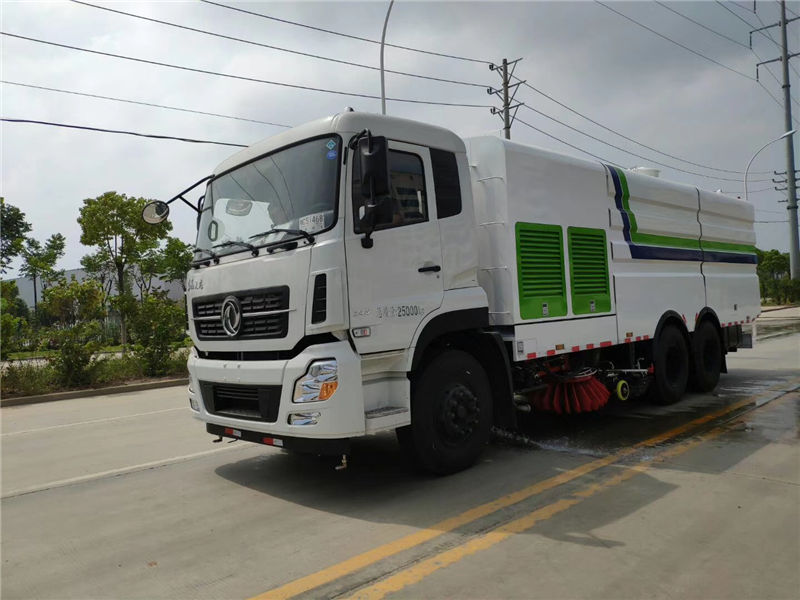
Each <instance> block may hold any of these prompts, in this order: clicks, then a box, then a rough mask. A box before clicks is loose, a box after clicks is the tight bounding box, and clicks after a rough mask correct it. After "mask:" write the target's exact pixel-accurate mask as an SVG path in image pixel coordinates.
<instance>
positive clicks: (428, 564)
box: [348, 427, 725, 600]
mask: <svg viewBox="0 0 800 600" xmlns="http://www.w3.org/2000/svg"><path fill="white" fill-rule="evenodd" d="M724 431H725V429H724V428H722V427H719V428H715V429H713V430H711V431H710V432H708V433H706V434H705V435H703V436H700V437H699V438H698V439H694V440H690V441H688V442H684V443H682V444H680V445H679V446H675V447H673V448H670V449H669V450H665V451H663V452H659V453H658V454H657V455H656V456H655V457H653V458H652V459H649V460H647V461H644V462H642V463H639V464H638V465H634V466H622V467H621V469H622V472H621V473H618V474H617V475H615V476H613V477H610V478H608V479H606V480H605V481H601V482H598V483H594V484H592V485H589V486H587V487H586V488H584V489H582V490H580V491H579V492H576V493H574V494H572V497H570V498H563V499H561V500H557V501H556V502H553V503H552V504H548V505H546V506H543V507H541V508H537V509H536V510H534V511H533V512H530V513H528V514H527V515H525V516H523V517H520V518H519V519H515V520H513V521H510V522H508V523H505V524H504V525H501V526H499V527H497V528H495V529H492V530H491V531H489V532H487V533H485V534H483V535H481V536H478V537H476V538H473V539H471V540H469V541H467V542H465V543H463V544H461V545H459V546H456V547H455V548H451V549H449V550H446V551H444V552H440V553H439V554H435V555H434V556H431V557H430V558H427V559H425V560H423V561H421V562H418V563H416V564H415V565H413V566H411V567H409V568H407V569H404V570H402V571H399V572H397V573H395V574H394V575H392V576H390V577H387V578H386V579H384V580H382V581H379V582H377V583H375V584H373V585H370V586H368V587H365V588H362V589H361V590H359V591H357V592H356V593H355V594H353V595H352V596H350V597H349V598H348V600H380V599H381V598H384V597H385V596H386V595H388V594H391V593H393V592H397V591H400V590H402V589H403V588H406V587H408V586H409V585H413V584H415V583H418V582H420V581H421V580H422V579H424V578H425V577H427V576H428V575H431V574H433V573H435V572H436V571H438V570H440V569H443V568H445V567H448V566H450V565H452V564H454V563H456V562H459V561H460V560H462V559H464V558H466V557H468V556H470V555H472V554H476V553H477V552H480V551H482V550H487V549H489V548H491V547H492V546H494V545H496V544H499V543H500V542H502V541H503V540H505V539H507V538H509V537H511V536H513V535H516V534H518V533H523V532H524V531H527V530H528V529H530V528H531V527H533V526H534V525H536V524H538V523H541V522H542V521H546V520H548V519H550V518H552V517H554V516H556V515H557V514H559V513H562V512H564V511H565V510H567V509H569V508H572V507H573V506H575V505H576V504H580V503H581V502H583V501H584V500H586V499H587V498H590V497H592V496H594V495H596V494H598V493H600V492H602V491H604V490H607V489H609V488H611V487H614V486H615V485H619V484H620V483H622V482H624V481H627V480H628V479H631V478H632V477H634V476H636V475H638V474H640V473H643V472H645V471H647V470H648V469H649V468H650V467H651V466H652V465H653V463H655V462H661V461H663V460H666V459H667V458H670V457H673V456H677V455H679V454H683V453H684V452H686V451H688V450H690V449H691V448H694V447H695V446H697V445H698V444H700V443H702V442H706V441H708V440H710V439H713V438H715V437H717V436H718V435H720V434H722V433H723V432H724Z"/></svg>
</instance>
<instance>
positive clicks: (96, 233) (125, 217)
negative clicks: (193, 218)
mask: <svg viewBox="0 0 800 600" xmlns="http://www.w3.org/2000/svg"><path fill="white" fill-rule="evenodd" d="M147 202H148V200H147V199H146V198H134V197H129V196H126V195H125V194H118V193H116V192H106V193H105V194H103V195H101V196H98V197H97V198H87V199H86V200H84V201H83V207H82V208H81V210H80V216H79V217H78V223H79V224H80V226H81V243H82V244H84V245H86V246H93V247H94V248H96V259H97V261H99V262H100V263H102V264H103V265H104V266H105V268H106V269H108V270H109V271H110V272H112V273H113V279H114V285H115V287H116V290H117V296H118V301H117V302H115V303H114V304H115V307H116V308H117V310H118V311H119V317H120V329H121V333H120V335H121V338H122V343H123V345H124V344H126V343H127V341H128V334H127V324H126V321H127V318H128V315H129V314H130V311H131V306H132V304H131V302H130V299H131V298H132V294H131V292H130V284H129V279H130V270H131V268H132V267H133V266H134V265H136V264H138V262H139V261H140V260H141V258H142V256H144V255H145V254H146V253H147V251H148V250H152V249H154V248H157V247H158V245H159V242H160V241H161V240H163V239H164V238H165V237H166V236H167V233H168V232H169V231H170V230H171V229H172V224H171V223H170V222H169V221H164V222H163V223H160V224H158V225H149V224H147V223H145V222H144V220H143V219H142V208H144V205H145V204H146V203H147Z"/></svg>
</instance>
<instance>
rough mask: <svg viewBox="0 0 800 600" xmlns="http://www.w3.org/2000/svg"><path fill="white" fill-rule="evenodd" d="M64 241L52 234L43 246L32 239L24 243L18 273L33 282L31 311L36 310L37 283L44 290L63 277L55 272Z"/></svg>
mask: <svg viewBox="0 0 800 600" xmlns="http://www.w3.org/2000/svg"><path fill="white" fill-rule="evenodd" d="M65 242H66V240H65V239H64V236H63V235H61V234H60V233H54V234H53V235H51V236H50V238H49V239H48V240H47V241H46V242H45V243H44V246H42V244H41V243H40V242H39V240H35V239H33V238H28V239H27V240H26V241H25V248H24V249H23V250H22V259H23V263H22V266H21V267H20V269H19V272H20V273H21V274H22V275H24V276H25V277H29V278H30V279H31V281H33V311H34V313H35V312H36V311H37V308H38V291H37V282H38V283H41V284H42V288H46V287H47V286H48V285H49V284H50V283H51V282H52V281H54V280H55V279H57V278H58V277H63V275H64V271H63V270H61V271H58V270H56V262H58V260H59V259H60V258H61V257H62V256H64V245H65Z"/></svg>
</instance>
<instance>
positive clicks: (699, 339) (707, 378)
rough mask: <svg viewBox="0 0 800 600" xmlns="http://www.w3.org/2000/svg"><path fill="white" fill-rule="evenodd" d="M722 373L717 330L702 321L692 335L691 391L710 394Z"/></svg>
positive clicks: (707, 322)
mask: <svg viewBox="0 0 800 600" xmlns="http://www.w3.org/2000/svg"><path fill="white" fill-rule="evenodd" d="M721 371H722V346H721V345H720V342H719V335H718V334H717V328H716V327H714V325H713V323H711V322H710V321H703V322H702V323H700V325H698V327H697V329H695V331H694V334H693V335H692V364H691V373H690V381H691V384H692V389H695V390H697V391H698V392H710V391H711V390H713V389H714V388H715V387H717V383H719V374H720V372H721Z"/></svg>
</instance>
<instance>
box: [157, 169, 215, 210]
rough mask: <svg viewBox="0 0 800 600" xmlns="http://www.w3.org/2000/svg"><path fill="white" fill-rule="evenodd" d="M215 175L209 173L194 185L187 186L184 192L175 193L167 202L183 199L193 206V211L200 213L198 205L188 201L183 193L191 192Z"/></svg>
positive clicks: (190, 206)
mask: <svg viewBox="0 0 800 600" xmlns="http://www.w3.org/2000/svg"><path fill="white" fill-rule="evenodd" d="M213 177H214V176H213V175H208V176H206V177H203V178H202V179H201V180H200V181H197V182H195V183H193V184H192V185H190V186H189V187H188V188H186V189H185V190H183V191H182V192H179V193H177V194H175V195H174V196H173V197H172V198H170V199H169V200H167V201H166V203H165V204H172V203H173V202H175V200H182V201H183V202H184V203H185V204H187V205H188V206H189V208H191V209H192V210H193V211H195V212H196V213H198V214H199V213H200V211H199V210H198V209H197V207H195V206H194V205H192V204H191V203H190V202H188V201H187V200H186V198H184V197H183V195H184V194H186V193H188V192H191V191H192V190H193V189H194V188H196V187H197V186H198V185H200V184H201V183H205V182H206V181H208V180H209V179H211V178H213Z"/></svg>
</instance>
